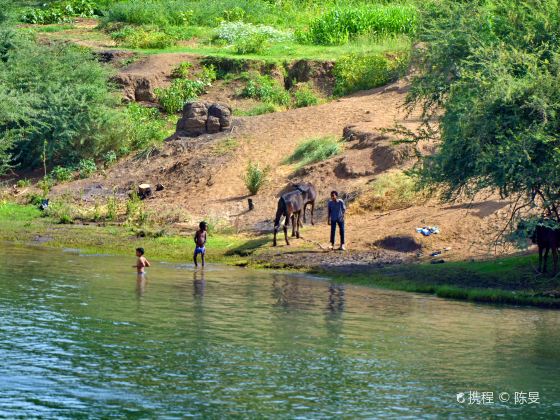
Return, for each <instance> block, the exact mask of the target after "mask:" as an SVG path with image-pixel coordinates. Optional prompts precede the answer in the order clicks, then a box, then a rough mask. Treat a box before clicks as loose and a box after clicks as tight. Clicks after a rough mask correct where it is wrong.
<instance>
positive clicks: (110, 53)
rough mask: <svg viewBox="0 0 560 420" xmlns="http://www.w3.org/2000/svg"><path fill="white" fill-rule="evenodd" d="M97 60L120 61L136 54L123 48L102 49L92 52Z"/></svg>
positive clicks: (102, 61)
mask: <svg viewBox="0 0 560 420" xmlns="http://www.w3.org/2000/svg"><path fill="white" fill-rule="evenodd" d="M94 54H95V56H96V58H97V60H98V61H99V62H101V63H120V62H122V61H124V60H128V59H131V58H133V57H134V56H135V55H136V54H135V53H134V52H132V51H123V50H104V51H98V52H96V53H94Z"/></svg>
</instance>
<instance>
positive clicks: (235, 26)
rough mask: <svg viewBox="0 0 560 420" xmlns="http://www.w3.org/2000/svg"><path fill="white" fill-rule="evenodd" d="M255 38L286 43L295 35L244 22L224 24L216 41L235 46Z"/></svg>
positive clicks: (218, 32) (216, 35) (217, 34)
mask: <svg viewBox="0 0 560 420" xmlns="http://www.w3.org/2000/svg"><path fill="white" fill-rule="evenodd" d="M253 36H260V37H262V38H263V39H264V40H265V41H269V42H285V41H290V40H291V39H292V38H293V35H292V34H290V33H289V32H283V31H279V30H278V29H275V28H273V27H272V26H266V25H253V24H251V23H243V22H223V23H222V24H221V25H220V26H219V27H218V29H217V30H216V34H215V35H214V40H218V41H223V42H225V43H227V44H230V45H234V44H235V43H236V42H238V41H240V40H243V39H247V38H251V37H253Z"/></svg>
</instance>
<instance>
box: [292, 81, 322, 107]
mask: <svg viewBox="0 0 560 420" xmlns="http://www.w3.org/2000/svg"><path fill="white" fill-rule="evenodd" d="M318 103H319V98H318V97H317V95H315V92H314V91H313V89H311V87H309V86H308V85H303V86H299V87H298V88H297V89H296V90H295V92H294V106H295V107H296V108H305V107H306V106H312V105H317V104H318Z"/></svg>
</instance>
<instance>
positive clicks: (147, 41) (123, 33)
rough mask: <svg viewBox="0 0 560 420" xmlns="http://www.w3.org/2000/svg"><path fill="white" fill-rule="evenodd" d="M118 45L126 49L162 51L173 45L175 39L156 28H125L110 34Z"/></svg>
mask: <svg viewBox="0 0 560 420" xmlns="http://www.w3.org/2000/svg"><path fill="white" fill-rule="evenodd" d="M111 38H113V39H114V40H115V41H116V42H117V43H118V44H119V45H122V46H125V47H128V48H143V49H164V48H169V47H171V46H172V45H174V44H175V42H176V39H175V38H174V37H172V36H170V35H168V34H167V33H165V32H163V31H160V30H159V29H157V27H133V26H125V27H123V28H121V29H119V30H118V31H115V32H112V33H111Z"/></svg>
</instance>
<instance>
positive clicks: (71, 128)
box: [0, 29, 127, 172]
mask: <svg viewBox="0 0 560 420" xmlns="http://www.w3.org/2000/svg"><path fill="white" fill-rule="evenodd" d="M0 40H2V41H0V55H3V56H4V59H3V60H0V80H2V83H1V84H0V172H3V171H5V170H6V168H7V167H9V166H10V165H11V164H12V163H15V164H19V165H21V166H23V167H26V168H34V167H37V166H39V165H42V164H43V159H42V157H43V152H46V162H47V163H48V164H49V165H62V166H71V165H75V164H76V163H77V162H78V161H79V160H80V159H82V158H92V157H97V156H100V155H102V154H103V153H105V152H106V151H107V150H116V149H118V148H119V147H120V145H121V144H122V143H123V142H126V140H127V139H126V135H124V133H123V130H122V118H121V117H122V116H121V114H120V113H119V112H117V111H116V106H117V100H116V97H115V96H114V95H113V92H112V91H111V90H110V87H109V86H110V85H109V83H108V81H109V78H110V75H111V73H110V71H109V69H108V68H107V67H105V66H102V65H101V64H99V63H98V62H97V61H95V60H94V58H93V56H92V55H91V53H90V52H89V51H85V50H84V49H81V48H77V47H71V46H66V45H57V44H54V45H53V44H51V45H46V44H45V45H41V46H38V45H36V44H35V43H33V42H32V41H31V40H29V39H27V38H25V37H23V35H18V34H17V33H14V32H11V31H9V30H8V31H6V30H2V29H0ZM4 41H6V42H4ZM16 92H17V94H16ZM45 146H46V148H45V149H44V147H45ZM12 156H13V158H12Z"/></svg>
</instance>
